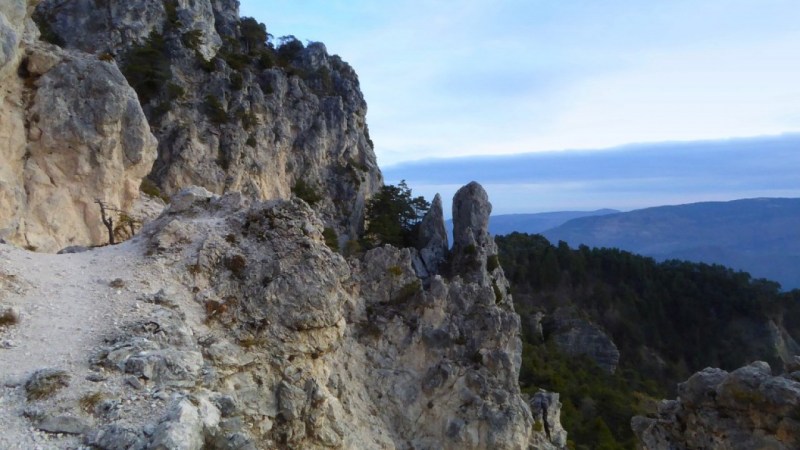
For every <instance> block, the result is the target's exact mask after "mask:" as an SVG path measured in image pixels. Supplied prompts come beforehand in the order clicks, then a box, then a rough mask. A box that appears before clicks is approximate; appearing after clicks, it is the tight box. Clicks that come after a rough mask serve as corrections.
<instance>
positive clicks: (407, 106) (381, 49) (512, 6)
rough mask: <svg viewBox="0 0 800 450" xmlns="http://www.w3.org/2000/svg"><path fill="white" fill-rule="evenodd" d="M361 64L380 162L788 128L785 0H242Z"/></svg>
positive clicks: (794, 69)
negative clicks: (381, 0)
mask: <svg viewBox="0 0 800 450" xmlns="http://www.w3.org/2000/svg"><path fill="white" fill-rule="evenodd" d="M242 8H243V12H244V13H245V14H249V15H254V16H256V17H257V18H258V19H259V20H262V21H264V22H266V23H267V27H268V29H269V30H270V31H271V32H273V33H275V34H278V35H279V34H289V33H291V34H295V35H296V36H298V37H299V38H301V39H313V40H321V41H323V42H325V43H326V44H327V46H328V49H329V51H331V52H333V53H337V54H340V55H341V56H342V57H343V58H344V59H345V60H346V61H348V62H350V63H351V64H352V65H353V67H354V68H355V69H356V71H357V72H358V73H359V78H360V80H361V84H362V88H363V91H364V94H365V97H366V100H367V103H368V104H369V108H370V109H369V113H368V116H367V120H368V123H369V125H370V131H371V135H372V138H373V140H374V141H375V144H376V152H377V153H378V158H379V162H380V163H381V164H382V165H386V164H391V163H395V162H399V161H407V160H414V159H420V158H424V157H431V156H443V157H444V156H463V155H475V154H498V153H519V152H529V151H539V150H548V149H549V150H552V149H563V148H597V147H606V146H611V145H618V144H622V143H627V142H637V141H663V140H686V139H702V138H720V137H728V136H745V135H760V134H774V133H779V132H784V131H796V130H798V129H800V127H799V126H798V125H797V124H798V123H800V121H798V117H800V102H798V101H797V97H798V95H800V94H798V90H797V88H796V85H797V82H796V80H798V79H800V34H799V33H797V32H796V31H795V29H796V24H797V23H800V3H798V2H796V1H795V0H704V1H697V0H652V1H646V2H631V1H625V0H609V1H603V2H592V1H585V0H563V1H562V0H559V1H550V0H506V1H499V2H497V1H489V0H470V1H442V0H438V1H434V0H397V1H393V2H374V1H369V2H368V1H355V0H350V1H344V0H324V1H323V0H291V1H289V0H284V1H269V2H267V1H262V0H258V1H256V0H243V1H242Z"/></svg>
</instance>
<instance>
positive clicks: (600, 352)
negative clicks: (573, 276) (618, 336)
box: [546, 309, 619, 373]
mask: <svg viewBox="0 0 800 450" xmlns="http://www.w3.org/2000/svg"><path fill="white" fill-rule="evenodd" d="M546 328H547V330H546V335H547V338H548V339H549V340H552V341H553V342H555V343H556V345H558V348H559V349H561V351H563V352H564V353H566V354H568V355H573V356H578V355H586V356H588V357H589V358H591V359H592V360H593V361H594V362H596V363H597V365H598V366H600V367H601V368H602V369H603V370H605V371H607V372H609V373H614V371H615V370H616V368H617V364H619V349H617V346H616V344H614V341H613V340H612V339H611V337H609V336H608V335H607V334H606V333H605V332H604V331H603V330H602V329H601V328H600V327H598V326H597V325H595V324H593V323H591V322H589V321H587V320H584V319H581V318H579V317H577V316H576V314H575V313H574V312H573V313H571V312H568V311H565V310H560V309H559V310H556V311H555V313H554V314H553V317H552V318H551V320H549V321H548V326H547V327H546Z"/></svg>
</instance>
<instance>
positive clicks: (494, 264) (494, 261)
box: [486, 255, 500, 272]
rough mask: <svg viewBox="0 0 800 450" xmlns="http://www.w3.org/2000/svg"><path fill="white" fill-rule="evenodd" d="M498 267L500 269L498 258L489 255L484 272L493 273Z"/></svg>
mask: <svg viewBox="0 0 800 450" xmlns="http://www.w3.org/2000/svg"><path fill="white" fill-rule="evenodd" d="M498 267H500V258H498V257H497V255H490V256H489V257H488V258H487V259H486V270H488V271H489V272H493V271H494V269H497V268H498Z"/></svg>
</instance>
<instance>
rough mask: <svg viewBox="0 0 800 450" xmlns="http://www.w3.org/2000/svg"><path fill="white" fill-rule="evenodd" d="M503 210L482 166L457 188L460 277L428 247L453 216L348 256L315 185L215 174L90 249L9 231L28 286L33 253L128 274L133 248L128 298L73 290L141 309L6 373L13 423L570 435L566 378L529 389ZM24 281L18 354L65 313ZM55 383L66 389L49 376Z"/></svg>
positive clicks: (127, 438)
mask: <svg viewBox="0 0 800 450" xmlns="http://www.w3.org/2000/svg"><path fill="white" fill-rule="evenodd" d="M490 209H491V207H490V205H489V204H488V202H487V201H486V194H485V192H484V191H483V189H482V188H480V186H479V185H477V184H470V185H468V186H467V187H465V188H464V189H462V191H460V192H459V193H458V194H457V196H456V199H455V200H454V210H455V211H459V214H457V215H456V217H457V219H456V223H457V225H456V229H457V231H456V234H455V238H456V245H457V247H456V248H457V249H458V248H461V249H462V250H463V251H457V252H456V253H455V254H454V255H453V256H452V257H451V258H450V259H449V260H448V261H449V263H450V266H451V269H450V270H451V271H452V276H451V277H450V278H444V277H442V276H441V275H438V274H437V273H436V272H437V271H438V270H440V266H441V265H442V263H443V261H442V259H441V258H438V257H434V258H427V260H425V261H423V256H421V255H422V254H428V255H439V254H441V252H443V251H444V250H445V249H446V247H447V241H446V238H445V239H439V238H438V237H437V236H440V233H438V232H436V231H435V230H439V229H441V227H443V220H442V217H441V215H438V217H436V216H434V215H431V214H430V213H429V217H428V218H427V219H426V223H427V224H429V229H427V230H425V231H423V232H421V233H420V235H421V236H429V237H430V239H429V240H428V241H427V242H424V243H421V245H420V247H422V248H423V249H427V251H426V252H421V251H419V250H417V249H414V248H407V249H396V248H393V247H390V246H385V247H380V248H376V249H373V250H370V251H368V252H367V253H366V254H364V255H363V256H362V257H360V258H355V257H351V258H350V259H349V260H345V259H344V258H343V257H342V256H341V255H339V254H338V253H335V252H334V251H332V250H331V249H329V248H328V247H327V246H326V245H325V243H324V239H323V236H322V230H323V223H322V222H321V220H320V219H319V218H318V217H317V215H316V214H315V213H314V211H312V210H311V209H310V208H309V207H308V205H307V204H306V203H305V202H302V201H300V200H292V201H282V200H277V201H270V202H254V203H251V202H250V201H249V200H248V199H247V198H246V197H244V196H241V195H239V194H227V195H224V196H222V197H218V196H216V195H213V194H211V193H210V192H208V191H206V190H205V189H202V188H191V189H187V190H184V191H182V192H181V193H179V194H178V195H177V196H175V197H173V200H172V203H171V205H170V207H169V209H168V210H167V211H166V212H165V213H164V214H163V215H162V216H161V217H160V218H158V219H157V220H156V221H154V222H152V223H151V224H149V225H147V226H146V227H145V229H144V230H143V232H142V233H141V234H139V235H138V236H136V237H135V238H134V239H132V240H130V241H128V242H125V243H123V244H120V245H117V246H112V247H106V248H102V249H96V250H91V251H87V252H84V253H79V254H72V255H38V254H33V253H26V252H24V251H22V250H11V249H10V247H8V246H2V247H0V248H2V249H3V250H4V251H8V252H9V254H13V255H14V257H13V258H8V259H7V264H5V265H4V266H3V268H2V269H3V270H4V273H9V274H12V275H15V277H13V281H14V283H17V284H20V285H22V284H25V283H30V284H32V285H33V284H36V283H37V282H38V281H37V279H34V278H32V277H31V276H30V275H27V274H25V273H13V272H14V270H15V269H14V264H17V261H18V260H19V259H21V258H30V259H31V260H34V261H35V260H36V259H37V258H44V257H47V258H54V259H60V258H64V259H65V260H66V259H67V258H70V261H71V264H67V265H65V267H64V268H63V273H61V277H63V280H64V281H63V282H64V283H68V282H69V280H73V279H76V278H73V277H77V275H76V274H74V273H72V271H81V273H85V274H86V273H88V274H91V273H93V272H94V271H97V273H98V274H100V275H101V277H102V278H111V277H115V276H118V275H117V273H116V272H113V270H112V269H110V268H109V267H113V266H114V264H113V261H115V260H118V261H121V262H122V265H121V268H123V270H122V272H123V273H124V274H122V275H119V276H118V277H119V278H120V279H119V280H117V279H116V278H113V279H111V280H107V281H104V284H105V283H110V284H111V286H112V288H113V289H112V295H111V298H108V297H105V298H100V296H98V295H97V294H96V293H95V292H94V291H93V290H86V291H85V292H83V295H82V296H79V295H75V294H71V293H70V292H69V291H66V290H63V291H61V292H63V293H65V295H69V296H70V297H69V298H64V299H61V300H62V302H67V303H66V304H71V303H72V302H74V304H75V308H76V309H78V310H80V308H84V307H86V306H87V305H92V304H94V303H98V305H99V306H101V307H100V308H98V315H99V316H101V317H102V312H103V311H115V310H119V311H125V312H126V314H125V315H121V316H120V317H118V318H117V320H116V321H115V322H114V323H112V322H109V321H103V320H94V319H90V318H89V317H87V318H86V321H87V322H88V323H87V324H86V325H85V326H86V327H87V328H91V332H88V333H84V334H83V336H84V337H85V338H86V340H83V339H79V340H72V341H70V340H65V343H64V346H65V347H60V348H59V349H60V350H61V351H62V352H64V353H68V356H64V357H63V359H59V358H52V359H49V360H48V361H41V360H40V359H36V358H35V359H33V361H34V362H37V363H41V367H37V366H36V364H33V363H31V364H27V365H25V366H24V370H19V371H15V373H14V376H13V377H11V376H9V377H6V379H4V380H2V382H3V385H2V386H3V387H2V393H3V402H4V405H7V406H6V407H4V408H3V410H4V411H5V414H6V415H10V416H11V417H10V418H9V422H8V423H11V424H12V425H11V426H10V427H9V430H8V431H7V432H6V433H4V435H3V438H0V439H16V441H8V443H10V442H23V443H26V444H25V445H27V443H31V442H33V443H34V444H36V445H40V446H43V447H44V448H67V447H71V446H75V445H80V444H83V445H89V446H91V447H92V448H100V449H115V448H134V449H164V448H181V449H200V448H219V449H227V448H230V449H234V448H236V449H243V448H245V449H246V448H251V449H257V448H265V449H266V448H276V447H280V448H304V449H305V448H398V449H410V448H416V449H424V448H431V449H433V448H453V449H455V448H458V449H462V448H508V449H525V448H530V447H531V446H532V447H533V448H545V449H546V448H563V446H564V445H565V442H566V436H565V433H564V432H563V429H562V428H561V427H560V423H559V422H558V416H559V412H558V407H559V403H558V397H557V395H555V394H549V393H544V392H540V393H539V394H537V395H536V396H534V398H532V399H531V400H530V402H526V401H525V400H524V399H523V397H522V396H521V395H520V391H519V388H518V385H517V376H518V371H519V363H520V339H519V335H518V334H519V317H518V316H517V315H516V314H515V313H514V311H513V307H512V302H511V298H510V296H509V295H508V294H507V292H508V284H507V282H506V280H505V277H504V275H503V271H502V268H500V267H499V266H497V265H495V264H493V263H491V262H489V261H490V260H491V259H492V258H491V256H492V255H493V254H494V253H493V252H494V251H495V249H494V247H493V241H492V240H491V238H490V237H489V235H488V231H487V228H486V227H485V224H486V221H487V219H488V211H489V210H490ZM432 210H433V209H432ZM464 244H466V245H464ZM437 249H438V250H437ZM437 261H438V262H437ZM20 264H21V263H20ZM101 266H102V267H101ZM129 267H134V268H136V269H135V270H130V269H126V268H129ZM453 268H459V269H457V270H455V269H453ZM61 277H59V278H55V279H52V281H51V282H52V283H54V286H53V289H58V280H59V279H61ZM51 278H52V277H51ZM78 279H80V278H78ZM114 286H116V287H114ZM115 291H118V292H119V293H116V294H114V292H115ZM4 292H5V291H4ZM14 292H15V291H14V290H9V291H8V295H6V296H5V297H4V298H3V299H2V302H3V303H6V304H10V305H12V306H13V307H14V308H16V309H17V311H18V315H19V317H20V318H19V323H18V324H16V325H12V326H10V327H8V328H4V329H2V330H1V331H0V333H2V334H9V333H16V334H14V335H13V336H17V337H16V338H14V337H13V336H12V337H11V338H10V339H11V340H12V341H15V342H16V343H15V342H12V343H11V345H10V348H8V349H6V350H0V359H2V363H3V366H4V367H6V364H10V365H13V364H15V360H16V358H25V357H26V356H25V353H24V351H23V350H24V348H23V347H24V345H22V344H23V342H27V341H28V339H34V338H35V337H34V336H30V335H29V334H27V333H28V332H29V328H28V327H29V326H31V324H32V323H35V322H36V321H41V320H46V318H43V317H41V314H43V313H44V314H46V312H44V311H38V310H36V309H35V308H33V307H32V305H33V304H35V303H37V302H41V301H53V300H54V299H52V298H48V295H52V294H48V295H44V294H46V293H42V294H43V295H35V296H30V295H21V294H19V295H18V294H15V293H14ZM20 292H22V291H20ZM107 295H108V292H107V291H105V296H107ZM47 317H49V318H50V319H52V320H57V319H58V317H57V316H47ZM92 317H93V316H92ZM95 327H96V328H95ZM23 338H24V339H23ZM0 339H3V337H0ZM6 339H7V340H8V339H9V338H6ZM37 369H47V370H45V371H39V370H37ZM17 372H19V373H17ZM59 374H61V375H59ZM42 386H44V387H42ZM40 391H47V393H48V395H46V396H44V397H42V398H39V397H37V396H36V395H34V396H31V394H30V392H40ZM26 397H29V398H26ZM12 413H13V414H12ZM21 416H24V418H23V417H21ZM11 419H13V420H11ZM56 432H57V433H61V434H54V433H56ZM0 442H3V441H0ZM3 443H4V444H6V443H7V442H3ZM12 448H13V447H12ZM29 448H30V447H29Z"/></svg>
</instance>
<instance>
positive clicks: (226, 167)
mask: <svg viewBox="0 0 800 450" xmlns="http://www.w3.org/2000/svg"><path fill="white" fill-rule="evenodd" d="M169 5H171V6H169ZM37 12H38V14H39V15H40V16H41V17H43V18H45V19H46V20H47V22H48V23H51V24H52V25H51V29H52V31H53V32H54V33H55V34H56V35H57V36H58V37H60V38H61V39H62V40H63V41H64V43H65V45H66V46H67V47H68V48H75V49H79V50H82V51H86V52H90V53H95V54H105V53H109V54H113V55H115V57H116V59H117V61H118V63H119V65H120V67H122V68H123V71H125V70H126V67H128V63H129V58H130V55H131V52H134V51H135V50H136V49H140V48H142V46H145V45H149V44H148V41H147V39H148V37H149V36H151V33H153V34H154V35H157V36H160V37H162V38H163V43H162V44H161V45H162V46H161V47H159V48H160V51H161V55H162V56H164V57H165V58H166V59H165V60H164V61H162V62H160V63H157V64H161V66H163V67H162V70H163V73H165V74H166V75H165V79H164V80H162V81H161V82H159V84H158V85H157V87H156V88H152V87H151V88H150V90H152V92H140V100H141V101H142V106H143V108H144V111H145V114H146V115H147V117H148V119H149V122H150V124H151V125H152V129H153V131H154V133H155V135H156V137H157V139H158V142H159V156H158V159H157V161H156V163H155V165H154V167H153V171H152V173H151V175H150V178H152V179H153V180H155V181H156V182H157V183H158V184H159V187H160V188H161V190H162V191H163V192H165V193H167V194H169V195H172V194H174V193H176V192H178V191H179V190H180V189H182V188H183V187H186V186H189V185H198V186H202V187H204V188H206V189H208V190H209V191H211V192H214V193H217V194H222V193H226V192H241V193H242V194H243V195H245V196H247V197H249V198H252V199H256V200H266V199H279V198H280V199H288V198H290V197H291V196H292V194H293V188H295V187H296V186H298V185H302V186H303V187H304V189H303V190H304V191H305V192H306V193H308V192H312V193H315V194H316V195H315V196H314V197H317V200H316V201H313V202H311V203H313V205H312V206H313V207H314V209H315V210H316V211H317V212H318V213H319V215H320V217H321V218H322V219H323V221H324V222H325V225H326V227H330V228H333V229H334V230H335V231H336V232H337V234H338V236H339V239H340V242H342V243H344V242H346V241H347V240H350V239H354V238H356V237H357V235H358V232H359V231H360V229H361V228H362V227H363V217H364V208H365V204H366V199H367V198H368V197H369V196H370V195H371V194H372V193H374V192H375V191H376V190H377V189H378V188H379V187H380V185H381V183H382V178H381V175H380V171H379V170H378V168H377V163H376V161H375V154H374V152H373V150H372V143H371V141H370V139H369V133H368V129H367V125H366V111H367V106H366V102H365V101H364V98H363V96H362V94H361V92H360V89H359V83H358V77H357V75H356V73H355V72H354V71H353V69H352V68H351V67H350V66H349V65H347V63H345V62H344V61H342V60H341V58H339V57H338V56H332V55H329V54H328V52H327V50H326V48H325V46H324V45H322V44H320V43H313V44H310V45H308V46H307V47H304V46H303V45H302V44H301V43H300V42H299V41H296V42H295V44H297V45H299V48H296V49H295V50H296V51H294V52H293V53H291V54H288V53H284V54H282V55H284V56H280V57H279V60H277V61H275V60H273V59H274V58H277V57H275V56H263V55H262V56H261V57H256V56H253V54H250V53H248V52H249V51H251V50H252V49H250V48H249V47H250V44H249V43H246V44H243V43H242V42H245V39H244V38H243V37H242V36H243V33H244V31H243V29H242V27H243V26H242V25H241V24H240V22H239V18H238V2H235V1H231V0H225V1H223V0H214V1H212V0H199V1H186V0H180V1H177V0H176V1H174V2H172V3H170V2H164V1H162V0H136V1H126V2H122V1H113V0H106V1H103V2H97V1H94V0H80V1H75V2H68V5H65V4H64V2H61V1H58V0H45V1H44V2H42V3H41V4H40V5H39V7H38V9H37ZM220 39H222V40H223V41H224V42H225V44H224V45H223V46H222V47H220V42H221V41H220ZM261 44H262V45H263V43H261ZM278 53H280V51H279V52H278ZM287 55H288V56H287ZM259 58H261V59H259ZM271 58H272V59H271ZM276 63H279V65H276ZM154 64H156V63H154ZM126 73H129V72H126ZM133 84H134V86H136V84H135V83H133ZM295 191H297V190H295ZM309 198H310V197H307V199H309Z"/></svg>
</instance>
